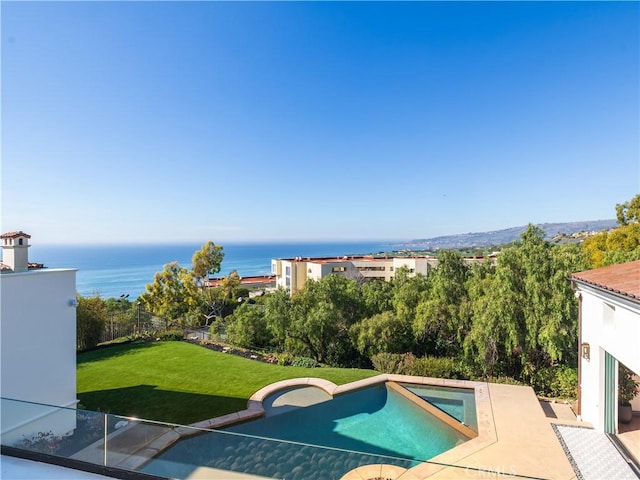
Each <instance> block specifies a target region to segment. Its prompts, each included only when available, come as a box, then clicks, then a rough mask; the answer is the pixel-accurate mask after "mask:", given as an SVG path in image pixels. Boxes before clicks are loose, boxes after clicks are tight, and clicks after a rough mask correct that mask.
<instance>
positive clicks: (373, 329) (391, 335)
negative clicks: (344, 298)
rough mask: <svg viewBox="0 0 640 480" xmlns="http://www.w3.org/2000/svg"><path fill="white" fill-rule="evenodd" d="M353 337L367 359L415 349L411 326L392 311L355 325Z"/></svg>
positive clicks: (352, 328)
mask: <svg viewBox="0 0 640 480" xmlns="http://www.w3.org/2000/svg"><path fill="white" fill-rule="evenodd" d="M351 336H352V338H353V340H354V343H355V345H356V348H357V349H358V351H359V352H360V353H361V354H362V355H363V356H365V357H367V358H371V357H372V356H374V355H376V354H378V353H405V352H407V351H410V350H412V347H413V335H412V331H411V324H410V323H408V322H406V321H402V320H400V319H399V318H398V317H397V316H396V315H395V314H394V313H393V312H392V311H386V312H383V313H378V314H375V315H373V316H372V317H369V318H365V319H364V320H362V321H360V322H358V323H356V324H354V325H353V326H352V327H351Z"/></svg>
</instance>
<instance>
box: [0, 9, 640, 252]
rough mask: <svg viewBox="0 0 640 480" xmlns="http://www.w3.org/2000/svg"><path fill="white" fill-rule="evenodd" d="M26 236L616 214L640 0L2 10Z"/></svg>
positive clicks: (303, 233)
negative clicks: (629, 0)
mask: <svg viewBox="0 0 640 480" xmlns="http://www.w3.org/2000/svg"><path fill="white" fill-rule="evenodd" d="M1 8H2V11H1V13H2V33H1V35H2V170H1V173H2V179H1V180H2V212H1V213H2V230H3V231H9V230H18V229H21V230H24V231H26V232H28V233H30V234H31V235H32V236H33V237H34V238H33V240H32V243H40V244H54V243H139V242H194V243H197V242H203V241H206V240H213V241H215V242H216V243H222V244H224V242H238V241H243V242H261V241H281V240H296V241H299V240H363V239H366V240H371V239H375V240H407V239H413V238H426V237H432V236H438V235H446V234H454V233H466V232H474V231H485V230H494V229H500V228H507V227H512V226H517V225H524V224H527V223H529V222H532V223H539V222H563V221H579V220H595V219H604V218H614V217H615V204H616V203H619V202H623V201H626V200H629V199H631V198H632V197H633V196H634V195H636V194H637V193H638V192H639V191H640V139H639V135H640V133H639V132H640V87H639V85H640V34H639V31H640V14H639V12H640V4H639V3H638V2H620V3H617V2H605V3H598V2H567V3H560V2H514V3H510V2H495V3H485V2H443V3H439V2H407V3H383V2H372V3H369V2H349V3H342V2H328V3H312V2H281V3H271V2H260V3H250V2H222V3H218V2H177V3H174V2H88V3H84V2H43V3H41V2H10V1H9V2H7V1H3V2H2V7H1Z"/></svg>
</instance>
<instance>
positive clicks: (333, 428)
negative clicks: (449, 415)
mask: <svg viewBox="0 0 640 480" xmlns="http://www.w3.org/2000/svg"><path fill="white" fill-rule="evenodd" d="M306 388H307V389H308V388H315V387H306ZM275 395H278V394H275ZM268 400H269V399H267V400H265V403H268ZM318 402H319V403H315V404H312V405H308V406H305V407H302V408H285V409H282V410H280V411H279V412H278V413H277V414H271V415H270V414H269V410H267V415H266V416H264V417H261V418H258V419H256V420H251V421H247V422H244V423H240V424H236V425H232V426H230V427H226V428H225V429H224V432H225V433H224V434H223V433H220V432H215V433H214V434H209V433H207V434H203V435H199V436H196V437H191V438H187V439H184V440H181V441H179V442H177V443H176V444H175V445H173V446H172V447H170V448H169V449H168V450H166V451H165V452H163V453H162V454H160V455H159V456H158V457H156V458H155V459H153V460H151V461H150V462H149V463H148V464H147V465H146V466H145V467H144V469H143V471H144V472H146V473H152V474H156V475H164V476H170V477H174V478H186V477H187V476H189V474H190V473H191V472H192V471H193V470H194V469H195V468H196V467H197V466H200V465H203V466H209V467H211V468H220V469H225V470H234V471H242V472H246V473H252V474H256V475H263V476H266V477H274V478H288V479H289V478H293V479H296V478H301V479H310V478H313V479H321V478H340V477H341V476H342V475H344V474H345V473H347V472H348V471H349V470H351V469H353V468H356V467H358V466H361V465H366V464H370V463H388V464H395V465H399V466H402V467H404V468H409V467H411V466H413V465H415V464H417V463H418V462H419V461H424V460H428V459H430V458H432V457H434V456H436V455H438V454H440V453H442V452H444V451H446V450H449V449H451V448H453V447H455V446H456V445H459V444H461V443H463V442H464V441H466V440H468V438H467V437H465V436H464V435H462V434H461V433H459V432H458V431H456V430H455V429H453V428H451V427H449V426H448V425H446V424H444V423H443V422H441V421H440V420H438V419H437V418H435V417H434V416H432V415H430V414H429V413H428V412H426V411H425V410H424V409H422V408H421V407H419V406H418V405H416V404H415V403H413V402H411V401H410V400H408V399H407V398H405V397H404V396H403V395H401V394H399V393H397V392H396V391H394V390H392V389H390V388H389V387H387V386H386V385H385V384H378V385H375V386H372V387H368V388H365V389H362V390H357V391H354V392H350V393H346V394H343V395H339V396H336V397H335V398H333V399H328V400H324V399H322V398H320V400H319V401H318ZM237 434H240V435H237ZM269 439H276V440H269ZM356 452H359V453H356Z"/></svg>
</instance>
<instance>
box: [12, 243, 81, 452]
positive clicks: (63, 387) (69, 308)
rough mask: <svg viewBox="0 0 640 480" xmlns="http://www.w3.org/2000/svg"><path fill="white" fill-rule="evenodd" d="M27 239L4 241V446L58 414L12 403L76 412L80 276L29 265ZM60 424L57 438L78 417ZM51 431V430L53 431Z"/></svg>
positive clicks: (48, 421)
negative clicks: (71, 409)
mask: <svg viewBox="0 0 640 480" xmlns="http://www.w3.org/2000/svg"><path fill="white" fill-rule="evenodd" d="M30 238H31V237H30V236H29V235H27V234H26V233H24V232H22V231H20V232H9V233H5V234H3V235H0V242H1V243H2V245H1V246H2V262H1V264H0V270H1V272H2V273H1V274H0V352H1V353H0V359H1V363H0V372H1V376H0V389H1V390H0V393H1V395H2V398H3V400H2V418H1V421H0V427H1V433H2V438H3V443H5V444H6V443H8V442H9V439H10V438H14V437H15V438H16V439H19V438H21V437H22V436H23V435H27V434H28V433H30V430H29V429H35V428H36V424H34V423H33V422H34V421H35V420H37V419H38V418H42V419H44V417H47V416H48V417H49V418H48V419H47V424H48V425H51V415H55V412H56V409H53V408H51V409H43V408H42V407H38V406H32V407H30V408H27V404H25V403H22V404H20V403H18V402H14V401H11V400H6V399H14V400H21V401H26V402H36V403H41V404H47V405H55V406H59V407H72V408H75V405H76V403H77V397H76V309H75V306H76V300H75V298H76V270H75V269H49V268H38V267H41V266H39V265H35V264H30V263H29V261H28V248H29V239H30ZM57 416H58V417H64V418H62V419H61V421H60V422H58V429H57V430H58V431H57V432H56V433H59V434H64V433H67V432H68V431H69V430H72V429H73V428H75V415H69V414H67V415H59V414H58V415H57ZM48 430H51V428H48V429H47V431H48Z"/></svg>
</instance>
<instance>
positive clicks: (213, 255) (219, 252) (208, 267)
mask: <svg viewBox="0 0 640 480" xmlns="http://www.w3.org/2000/svg"><path fill="white" fill-rule="evenodd" d="M223 259H224V252H223V247H222V246H220V245H216V244H215V243H213V242H212V241H208V242H207V243H205V244H204V245H203V246H202V248H201V249H200V250H198V251H197V252H195V253H194V254H193V258H192V259H191V263H192V267H191V272H192V273H193V276H194V277H195V279H196V282H197V283H198V284H199V285H202V286H204V280H205V279H206V278H208V277H209V275H213V274H216V273H218V272H219V271H220V268H221V265H222V260H223Z"/></svg>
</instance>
